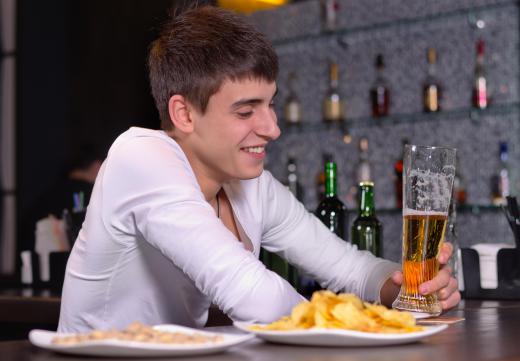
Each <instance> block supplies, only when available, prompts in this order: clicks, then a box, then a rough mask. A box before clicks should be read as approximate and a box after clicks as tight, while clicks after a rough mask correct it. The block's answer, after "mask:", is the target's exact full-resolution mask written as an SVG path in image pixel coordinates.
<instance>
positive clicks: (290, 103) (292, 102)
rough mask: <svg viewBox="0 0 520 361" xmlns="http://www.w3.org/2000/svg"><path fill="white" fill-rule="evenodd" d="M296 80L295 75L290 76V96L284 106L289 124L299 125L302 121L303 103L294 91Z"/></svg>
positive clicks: (285, 117)
mask: <svg viewBox="0 0 520 361" xmlns="http://www.w3.org/2000/svg"><path fill="white" fill-rule="evenodd" d="M295 79H296V74H295V73H290V74H289V80H288V84H287V87H288V89H289V95H288V96H287V99H286V100H285V104H284V109H283V110H284V112H283V113H284V120H285V121H286V122H287V123H288V124H299V123H301V120H302V107H301V103H300V101H299V99H298V96H297V95H296V92H295V91H294V80H295Z"/></svg>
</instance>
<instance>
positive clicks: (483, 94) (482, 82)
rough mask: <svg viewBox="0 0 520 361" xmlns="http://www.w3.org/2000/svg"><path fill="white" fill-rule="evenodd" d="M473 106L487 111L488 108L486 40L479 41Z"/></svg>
mask: <svg viewBox="0 0 520 361" xmlns="http://www.w3.org/2000/svg"><path fill="white" fill-rule="evenodd" d="M473 106H474V107H475V108H478V109H486V108H487V106H488V92H487V79H486V73H485V71H484V40H482V39H479V41H477V62H476V64H475V75H474V79H473Z"/></svg>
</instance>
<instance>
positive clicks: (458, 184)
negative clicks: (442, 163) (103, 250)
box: [453, 154, 468, 205]
mask: <svg viewBox="0 0 520 361" xmlns="http://www.w3.org/2000/svg"><path fill="white" fill-rule="evenodd" d="M459 165H460V162H459V155H458V154H457V167H456V168H455V177H454V178H453V198H454V202H456V204H457V205H464V204H466V200H467V198H468V193H467V191H466V182H465V180H464V177H463V176H462V175H461V174H460V166H459Z"/></svg>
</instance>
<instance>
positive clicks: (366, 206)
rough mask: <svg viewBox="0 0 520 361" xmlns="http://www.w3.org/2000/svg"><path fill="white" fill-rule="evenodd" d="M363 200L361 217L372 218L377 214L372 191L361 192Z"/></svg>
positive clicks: (360, 209)
mask: <svg viewBox="0 0 520 361" xmlns="http://www.w3.org/2000/svg"><path fill="white" fill-rule="evenodd" d="M360 197H361V199H360V201H359V215H360V216H362V217H370V216H373V215H374V214H375V209H374V193H373V192H372V191H371V190H368V189H367V190H361V195H360Z"/></svg>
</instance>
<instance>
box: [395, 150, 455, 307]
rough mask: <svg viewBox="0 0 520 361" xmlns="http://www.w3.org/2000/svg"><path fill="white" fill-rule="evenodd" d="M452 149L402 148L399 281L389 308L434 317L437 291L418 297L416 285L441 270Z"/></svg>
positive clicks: (449, 189)
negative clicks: (439, 260)
mask: <svg viewBox="0 0 520 361" xmlns="http://www.w3.org/2000/svg"><path fill="white" fill-rule="evenodd" d="M455 154H456V149H454V148H445V147H432V146H418V145H406V146H405V149H404V158H403V162H404V176H403V256H402V257H403V258H402V263H403V283H402V285H401V290H400V292H399V296H398V297H397V299H396V300H395V301H394V303H393V304H392V306H393V307H394V308H397V309H401V310H406V311H410V312H416V313H418V314H421V315H425V316H437V315H439V314H440V313H441V311H442V309H441V305H440V303H439V301H438V300H437V295H436V294H435V293H433V294H429V295H422V294H420V293H419V285H420V284H421V283H424V282H426V281H429V280H431V279H432V278H433V277H435V275H436V274H437V272H438V271H439V263H438V261H437V255H438V253H439V250H440V246H441V244H442V242H443V240H444V232H445V231H446V224H447V221H448V209H449V205H450V199H451V192H452V188H453V179H454V177H455Z"/></svg>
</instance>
